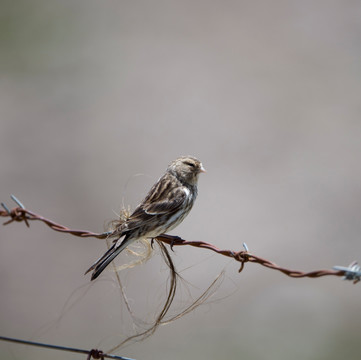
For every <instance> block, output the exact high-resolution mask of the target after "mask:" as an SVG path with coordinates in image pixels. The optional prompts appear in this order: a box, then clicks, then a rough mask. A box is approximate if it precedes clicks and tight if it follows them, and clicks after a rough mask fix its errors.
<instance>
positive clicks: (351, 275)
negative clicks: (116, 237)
mask: <svg viewBox="0 0 361 360" xmlns="http://www.w3.org/2000/svg"><path fill="white" fill-rule="evenodd" d="M11 198H12V200H13V201H15V203H16V204H17V205H18V206H17V207H15V208H13V209H11V210H10V209H9V208H8V207H7V206H6V204H4V203H1V206H2V207H3V209H4V210H1V209H0V216H1V217H10V219H9V220H8V221H6V222H5V223H4V224H3V225H8V224H10V223H12V222H15V221H16V222H22V221H24V222H25V224H26V225H27V226H28V227H29V226H30V224H29V222H30V221H41V222H43V223H44V224H46V225H47V226H49V227H50V228H51V229H53V230H55V231H59V232H62V233H67V234H71V235H74V236H79V237H95V238H98V239H106V238H109V237H112V234H113V233H115V231H108V232H103V233H94V232H90V231H85V230H74V229H69V228H68V227H66V226H63V225H60V224H57V223H55V222H54V221H52V220H49V219H46V218H45V217H43V216H41V215H38V214H35V213H34V212H32V211H29V210H27V209H26V208H25V206H24V205H23V204H22V203H21V202H20V201H19V200H18V199H17V198H16V197H15V196H14V195H11ZM156 239H157V240H159V241H161V242H164V243H166V244H168V245H170V247H171V249H173V247H174V246H185V245H189V246H194V247H198V248H202V249H208V250H211V251H213V252H216V253H218V254H221V255H223V256H227V257H230V258H233V259H234V260H236V261H238V262H240V263H241V267H240V269H239V272H241V271H242V270H243V269H244V266H245V263H247V262H251V263H256V264H259V265H262V266H264V267H267V268H269V269H273V270H277V271H280V272H282V273H283V274H285V275H287V276H290V277H293V278H304V277H308V278H319V277H322V276H343V277H344V279H345V280H352V281H353V283H354V284H356V283H357V282H359V281H360V280H361V268H360V266H358V265H357V262H353V263H351V264H350V265H349V266H348V267H343V266H334V267H333V270H331V269H329V270H327V269H326V270H314V271H310V272H303V271H299V270H292V269H287V268H284V267H281V266H279V265H277V264H275V263H274V262H272V261H269V260H267V259H264V258H261V257H259V256H256V255H253V254H251V253H250V252H249V250H248V248H247V245H245V244H243V246H244V248H245V250H241V251H238V252H235V251H232V250H222V249H219V248H218V247H216V246H214V245H212V244H210V243H207V242H204V241H187V240H184V239H182V238H180V237H179V236H172V235H167V234H163V235H160V236H157V238H156Z"/></svg>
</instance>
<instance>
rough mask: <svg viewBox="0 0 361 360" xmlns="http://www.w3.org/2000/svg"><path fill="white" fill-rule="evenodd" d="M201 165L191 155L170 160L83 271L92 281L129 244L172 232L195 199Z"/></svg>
mask: <svg viewBox="0 0 361 360" xmlns="http://www.w3.org/2000/svg"><path fill="white" fill-rule="evenodd" d="M201 172H205V169H204V167H203V165H202V163H201V162H200V161H199V160H197V159H196V158H194V157H192V156H182V157H180V158H178V159H176V160H174V161H172V162H171V163H170V164H169V166H168V168H167V170H166V172H165V174H164V175H163V176H162V177H161V178H160V179H159V180H158V182H157V183H155V184H154V185H153V187H152V188H151V189H150V191H149V193H148V195H147V196H146V197H145V198H144V200H143V201H142V202H141V203H140V204H139V205H138V206H137V208H136V209H135V210H134V212H133V213H132V214H131V215H130V216H129V218H128V219H127V220H126V221H125V222H124V223H123V224H122V225H121V227H120V229H119V237H118V239H116V240H114V244H113V246H112V247H111V248H110V249H109V250H108V251H107V252H106V253H105V254H104V255H103V256H102V257H101V258H100V259H98V260H97V261H96V262H95V263H94V264H93V265H92V266H91V267H90V268H89V269H88V270H87V271H86V273H85V274H87V273H88V272H90V271H92V270H94V271H93V274H92V277H91V280H94V279H96V278H97V277H98V276H99V275H100V273H101V272H102V271H103V270H104V269H105V268H106V267H107V266H108V265H109V263H110V262H112V261H113V259H114V258H115V257H116V256H117V255H118V254H119V253H120V252H121V251H123V250H124V249H125V248H126V247H127V246H128V245H130V244H131V243H132V242H133V241H135V240H137V239H141V238H155V237H157V236H158V235H161V234H164V233H165V232H167V231H170V230H172V229H174V228H175V227H176V226H177V225H179V224H180V223H181V222H182V221H183V219H184V218H185V217H186V216H187V215H188V213H189V212H190V210H191V209H192V207H193V204H194V201H195V200H196V197H197V182H198V176H199V174H200V173H201Z"/></svg>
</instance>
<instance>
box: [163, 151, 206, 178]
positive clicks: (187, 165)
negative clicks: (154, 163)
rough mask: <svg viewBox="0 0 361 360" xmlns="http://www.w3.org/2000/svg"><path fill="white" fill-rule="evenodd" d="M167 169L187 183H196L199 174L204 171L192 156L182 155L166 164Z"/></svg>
mask: <svg viewBox="0 0 361 360" xmlns="http://www.w3.org/2000/svg"><path fill="white" fill-rule="evenodd" d="M168 171H170V172H171V173H173V174H174V175H175V176H176V177H177V178H178V179H179V180H180V181H182V182H185V183H187V184H189V185H197V181H198V176H199V174H200V173H202V172H206V170H205V169H204V167H203V165H202V163H201V162H200V161H199V160H198V159H196V158H195V157H193V156H182V157H180V158H178V159H176V160H174V161H172V162H171V163H170V164H169V166H168Z"/></svg>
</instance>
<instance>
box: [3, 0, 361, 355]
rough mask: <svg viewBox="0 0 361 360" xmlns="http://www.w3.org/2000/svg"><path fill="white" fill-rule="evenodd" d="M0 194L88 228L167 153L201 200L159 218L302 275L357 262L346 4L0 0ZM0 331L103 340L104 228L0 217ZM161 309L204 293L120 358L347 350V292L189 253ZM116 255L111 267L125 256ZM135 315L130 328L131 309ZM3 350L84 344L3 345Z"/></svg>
mask: <svg viewBox="0 0 361 360" xmlns="http://www.w3.org/2000/svg"><path fill="white" fill-rule="evenodd" d="M0 19H1V21H0V28H1V30H0V67H1V68H0V71H1V73H0V79H1V81H0V102H1V104H0V109H1V110H0V111H1V118H0V121H1V130H0V165H1V167H0V183H1V186H0V195H1V196H0V198H1V201H5V202H6V203H7V204H8V205H9V206H10V205H11V206H13V204H11V201H10V200H9V195H10V194H12V193H13V194H15V195H16V196H17V197H19V199H20V200H21V201H22V202H24V204H25V205H26V206H27V208H28V209H30V210H33V211H35V212H38V213H40V214H42V215H44V216H46V217H49V218H51V219H53V220H55V221H57V222H59V223H61V224H64V225H67V226H69V227H72V228H80V229H87V230H91V231H99V232H100V231H102V230H103V229H104V224H105V223H106V222H107V221H109V220H111V219H112V218H114V217H116V214H117V213H119V210H120V208H121V206H122V204H124V205H126V206H128V205H129V206H131V207H132V208H134V207H135V206H136V205H137V203H138V202H139V201H140V200H141V199H142V197H143V196H144V195H145V194H146V192H147V191H148V189H149V188H150V186H151V185H152V184H153V183H154V182H155V181H156V180H157V179H158V177H159V176H160V175H161V174H162V173H163V171H164V170H165V168H166V166H167V164H168V163H169V161H171V160H172V159H174V158H176V157H177V156H179V155H186V154H192V155H195V156H197V157H199V158H200V159H201V160H202V162H203V164H204V166H205V167H206V168H207V170H208V172H207V174H206V175H202V176H201V179H200V184H199V197H198V201H197V204H196V206H195V207H194V209H193V211H192V213H191V215H190V216H189V217H188V218H187V219H186V221H184V223H183V224H182V225H181V226H179V227H178V228H177V230H176V231H173V233H174V234H177V235H180V236H182V237H183V238H185V239H188V240H202V241H208V242H211V243H213V244H215V245H217V246H219V247H221V248H226V249H234V250H241V249H242V243H243V242H244V241H245V242H246V243H247V244H248V246H249V248H250V250H251V252H253V253H254V254H256V255H259V256H262V257H265V258H267V259H270V260H272V261H275V262H276V263H278V264H280V265H282V266H285V267H289V268H294V269H299V270H305V271H311V270H316V269H329V268H331V267H332V266H334V265H348V264H349V263H350V262H351V261H352V260H361V242H360V233H361V185H360V184H361V170H360V162H361V120H360V115H361V106H360V104H361V103H360V94H361V71H360V69H361V67H360V63H361V62H360V60H361V59H360V55H361V40H360V33H361V20H360V19H361V4H360V2H358V1H333V0H327V1H308V0H306V1H282V0H275V1H231V0H223V1H214V0H212V1H188V0H183V1H160V0H155V1H144V0H141V1H130V0H102V1H98V0H62V1H56V0H26V1H25V0H18V1H10V0H3V1H2V2H1V14H0ZM0 234H1V236H0V237H1V241H0V259H1V260H0V282H1V283H0V284H1V296H0V332H1V335H3V336H10V337H17V338H22V339H28V340H29V339H31V340H34V341H43V342H48V343H51V344H58V345H65V346H73V347H79V348H86V349H91V348H96V347H98V348H101V349H103V350H107V349H109V348H111V347H112V346H114V345H116V344H117V342H118V341H120V340H121V339H124V338H125V337H126V336H127V335H130V334H133V330H134V329H133V324H132V321H131V319H130V317H129V316H128V315H127V313H126V309H125V307H124V303H123V302H122V300H121V295H120V291H119V288H118V286H117V283H116V281H115V275H114V272H112V271H111V270H110V271H107V272H105V274H104V275H103V276H102V277H101V278H100V279H99V280H98V281H96V282H94V283H90V281H89V276H86V277H85V276H83V273H84V271H85V270H86V269H87V268H88V267H89V266H90V264H92V262H93V261H94V260H95V259H97V258H98V257H99V256H100V255H101V254H102V253H103V251H104V250H105V249H106V245H105V243H104V241H101V240H96V239H78V238H74V237H71V236H69V235H61V234H59V233H55V232H54V231H52V230H50V229H48V228H46V227H45V226H44V225H43V224H37V223H32V224H31V228H30V229H27V228H26V227H25V225H24V224H11V225H9V226H6V227H1V229H0ZM173 259H174V261H175V264H176V266H177V268H178V270H179V271H180V272H181V274H182V276H183V278H184V282H183V284H182V286H181V287H180V288H179V293H178V296H177V298H176V300H175V303H174V307H173V308H172V310H171V312H172V313H176V312H177V311H178V310H181V309H182V308H184V307H185V306H187V304H189V303H190V302H191V301H192V299H194V298H196V297H197V296H198V295H199V294H200V293H201V292H202V291H203V290H205V289H206V288H207V287H208V286H209V284H210V283H211V282H212V281H213V280H214V279H215V277H216V276H217V275H218V274H219V273H220V272H221V271H222V270H224V271H225V275H224V280H223V283H222V285H221V286H220V287H219V289H218V290H217V292H216V293H215V294H214V296H213V297H212V298H211V299H210V300H208V302H207V303H206V304H204V305H203V306H201V307H199V308H198V309H196V310H195V311H194V312H192V313H191V314H189V315H187V316H185V317H183V318H181V319H180V320H178V321H176V322H174V323H172V324H169V325H167V326H163V327H161V328H160V329H159V330H158V331H157V332H156V333H155V334H154V336H152V337H151V338H149V339H147V340H146V341H144V342H141V343H132V344H130V345H128V346H127V347H125V348H124V349H122V350H120V351H119V352H118V354H120V355H123V356H128V357H133V358H135V359H175V360H177V359H185V358H188V359H196V358H197V359H220V358H223V359H240V358H242V359H243V360H253V359H254V360H256V359H268V360H272V359H277V360H282V359H290V358H292V359H303V360H306V359H307V360H308V359H309V360H315V359H328V360H330V359H339V358H344V359H348V360H352V359H359V356H360V353H361V341H360V340H361V339H360V337H361V335H360V334H361V331H360V330H361V311H360V295H361V287H360V285H352V284H351V283H350V282H343V281H341V279H339V278H334V277H328V278H321V279H291V278H288V277H286V276H284V275H282V274H281V273H278V272H274V271H272V270H268V269H266V268H262V267H260V266H257V265H254V264H247V265H246V268H245V269H244V271H243V272H242V273H241V274H238V272H237V271H238V268H239V265H238V264H236V263H234V262H232V261H230V260H229V259H227V258H224V257H222V256H216V255H214V254H213V253H210V252H207V251H204V250H200V249H196V248H187V247H178V248H176V249H175V253H174V254H173ZM127 261H128V255H127V254H123V255H122V256H120V257H119V259H118V262H117V263H118V264H122V263H126V262H127ZM167 274H168V273H167V270H166V268H165V266H164V264H163V263H162V261H161V259H160V256H159V252H158V251H155V254H154V256H153V257H152V259H151V260H150V261H149V262H147V263H146V264H144V265H142V266H139V267H137V268H135V269H131V270H128V271H122V272H120V276H121V279H122V281H123V284H124V286H125V288H126V291H127V296H128V298H129V301H130V303H131V305H132V306H133V307H134V311H135V312H136V316H137V317H138V318H140V319H141V320H144V321H149V322H150V321H152V319H153V318H154V314H155V313H156V312H157V311H159V310H160V308H161V304H162V301H164V295H165V292H166V281H167V276H168V275H167ZM138 324H139V321H138ZM0 353H1V358H2V359H48V358H52V359H74V358H81V356H78V355H74V354H68V353H58V352H54V351H50V350H44V349H37V348H30V347H26V346H23V345H13V344H9V343H4V342H2V343H0Z"/></svg>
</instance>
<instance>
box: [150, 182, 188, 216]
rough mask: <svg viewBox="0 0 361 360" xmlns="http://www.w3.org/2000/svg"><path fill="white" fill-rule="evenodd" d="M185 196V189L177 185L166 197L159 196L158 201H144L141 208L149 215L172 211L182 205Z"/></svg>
mask: <svg viewBox="0 0 361 360" xmlns="http://www.w3.org/2000/svg"><path fill="white" fill-rule="evenodd" d="M188 191H189V190H188ZM186 198H187V193H186V190H185V189H184V188H183V187H177V188H175V189H174V190H172V191H171V192H169V193H167V196H166V198H163V199H162V198H160V199H159V200H158V201H153V202H149V203H144V204H143V210H144V211H145V213H147V214H149V215H161V214H166V213H172V212H175V211H177V210H178V209H179V208H180V207H181V206H182V204H183V203H184V201H185V200H186Z"/></svg>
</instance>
